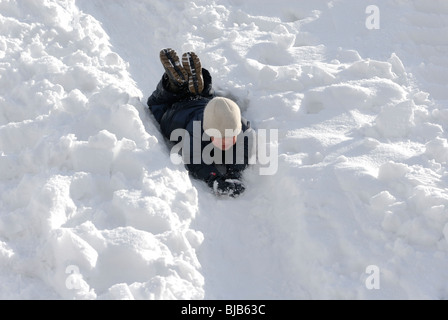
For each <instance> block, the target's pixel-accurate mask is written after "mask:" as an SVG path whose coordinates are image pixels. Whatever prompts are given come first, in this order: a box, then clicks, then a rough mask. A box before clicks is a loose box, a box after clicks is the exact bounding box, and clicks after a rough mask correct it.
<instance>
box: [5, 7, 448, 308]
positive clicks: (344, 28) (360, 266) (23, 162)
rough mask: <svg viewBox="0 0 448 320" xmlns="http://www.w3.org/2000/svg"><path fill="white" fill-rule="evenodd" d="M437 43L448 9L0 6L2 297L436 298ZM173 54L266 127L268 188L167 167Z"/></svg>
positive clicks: (440, 148)
mask: <svg viewBox="0 0 448 320" xmlns="http://www.w3.org/2000/svg"><path fill="white" fill-rule="evenodd" d="M370 5H376V6H377V8H378V9H379V12H378V13H379V14H380V15H379V17H380V20H377V21H376V22H380V25H379V29H371V28H368V25H366V21H369V19H370V18H371V17H372V14H373V13H372V12H373V11H368V10H366V9H367V7H368V6H370ZM370 21H372V20H370ZM447 32H448V2H447V1H445V0H431V1H426V0H387V1H386V0H383V1H381V0H377V1H373V0H372V1H371V0H368V1H352V0H334V1H323V0H313V1H305V0H296V1H290V0H276V1H270V0H207V1H203V0H195V1H191V0H187V1H184V0H182V1H181V0H163V1H156V0H132V1H131V0H126V1H123V0H77V1H74V0H64V1H63V0H60V1H57V0H21V1H13V0H1V1H0V298H1V299H192V300H193V299H447V298H448V268H447V265H448V215H447V212H448V207H447V206H448V189H447V186H448V171H447V167H446V165H447V162H448V140H447V139H448V134H447V133H446V130H447V127H448V110H447V108H446V107H447V102H448V90H447V89H446V88H447V84H448V55H447V52H448V40H447V39H448V38H447V37H446V34H447ZM165 47H171V48H174V49H176V50H178V51H179V52H186V51H195V52H196V53H198V54H199V56H200V57H201V59H202V63H203V66H204V67H206V68H208V69H209V70H210V71H211V74H212V76H213V77H214V84H215V86H216V88H217V90H219V91H220V92H221V93H222V94H224V95H227V96H230V97H233V98H234V99H235V100H236V101H237V102H238V103H239V105H240V107H241V109H242V112H243V114H244V115H245V116H246V117H247V118H248V119H249V120H251V122H252V124H253V126H254V127H255V128H256V129H257V130H260V129H268V130H269V129H278V142H276V141H269V140H268V141H267V144H268V146H269V147H273V149H272V150H276V149H275V148H278V149H277V150H278V171H277V173H276V174H275V175H265V176H263V175H260V174H259V169H260V167H261V166H262V165H261V164H256V165H254V166H252V167H251V168H250V169H248V170H247V171H246V173H245V177H244V179H245V181H246V184H247V191H246V193H245V194H244V195H243V196H242V197H240V198H238V199H220V198H217V197H215V196H214V195H213V194H211V193H210V190H209V189H208V187H206V186H205V184H203V183H202V182H199V181H192V180H190V178H189V176H188V173H187V172H186V170H185V169H184V167H183V166H182V165H175V164H174V163H172V162H171V161H170V155H169V154H170V152H169V149H168V148H167V145H166V143H165V141H164V139H163V138H162V136H161V134H160V133H159V131H158V126H157V124H156V123H155V121H154V119H153V118H152V115H151V114H150V113H149V112H148V111H147V109H146V106H145V102H146V99H147V98H148V96H149V95H150V94H151V93H152V91H153V90H154V89H155V86H156V84H157V82H158V81H159V79H160V77H161V75H162V72H163V69H162V66H161V64H160V62H159V59H158V54H159V51H160V50H161V49H162V48H165ZM372 266H373V269H372ZM372 270H373V271H375V270H377V271H379V275H378V273H371V271H372ZM373 276H378V277H374V278H372V277H373ZM372 279H373V281H374V282H375V284H376V285H378V286H379V288H373V289H372V287H369V285H368V283H369V282H370V281H371V280H372ZM372 283H373V282H372Z"/></svg>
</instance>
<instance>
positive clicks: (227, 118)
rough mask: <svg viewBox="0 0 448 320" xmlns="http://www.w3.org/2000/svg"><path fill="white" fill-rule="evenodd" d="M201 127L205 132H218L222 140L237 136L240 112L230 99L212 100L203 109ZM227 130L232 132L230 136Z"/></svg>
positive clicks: (239, 127)
mask: <svg viewBox="0 0 448 320" xmlns="http://www.w3.org/2000/svg"><path fill="white" fill-rule="evenodd" d="M203 126H204V130H205V131H208V130H210V129H215V130H218V131H219V132H220V133H221V137H222V138H224V137H233V136H237V135H238V134H240V132H241V130H242V125H241V110H240V108H239V107H238V105H237V104H236V103H235V102H233V101H232V100H230V99H227V98H222V97H218V98H214V99H212V100H211V101H210V102H209V103H208V104H207V106H206V107H205V110H204V122H203ZM229 130H231V131H232V132H233V134H232V135H231V136H229V134H230V131H229ZM226 133H227V135H226Z"/></svg>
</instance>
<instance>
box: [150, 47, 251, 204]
mask: <svg viewBox="0 0 448 320" xmlns="http://www.w3.org/2000/svg"><path fill="white" fill-rule="evenodd" d="M160 60H161V62H162V65H163V67H164V69H165V73H164V74H163V76H162V79H161V80H160V82H159V83H158V85H157V88H156V90H155V91H154V92H153V93H152V95H151V96H150V97H149V99H148V102H147V104H148V107H149V109H150V110H151V112H152V113H153V115H154V117H155V119H156V120H157V122H158V123H159V124H160V129H161V132H162V134H163V135H164V136H165V137H166V138H167V139H169V140H170V141H173V142H177V143H178V145H180V149H181V150H182V153H183V155H182V157H183V162H184V164H185V166H186V168H187V170H188V171H189V173H190V174H191V175H192V176H193V177H194V178H196V179H200V180H203V181H205V182H206V183H207V184H208V186H209V187H210V188H212V189H213V190H214V192H215V193H216V194H220V195H229V196H232V197H236V196H238V195H240V194H241V193H242V192H244V191H245V186H244V185H243V183H242V182H241V177H242V173H243V171H244V170H245V169H246V168H247V166H248V165H249V159H250V158H251V157H252V156H253V151H252V150H251V146H253V143H252V142H253V140H251V139H254V131H253V130H252V129H251V128H250V123H249V122H248V121H247V120H246V119H244V118H243V117H242V116H241V111H240V108H239V107H238V105H237V104H236V103H235V102H234V101H232V100H230V99H227V98H224V97H217V96H216V95H215V92H214V90H213V88H212V78H211V75H210V73H209V72H208V70H206V69H203V68H202V66H201V62H200V60H199V58H198V56H197V55H196V54H195V53H194V52H187V53H185V54H183V56H182V63H181V62H180V60H179V57H178V55H177V53H176V52H175V51H174V50H172V49H169V48H168V49H163V50H162V51H161V52H160ZM190 151H192V152H190ZM223 159H224V160H223ZM218 166H223V167H224V168H225V171H223V170H221V171H220V170H218Z"/></svg>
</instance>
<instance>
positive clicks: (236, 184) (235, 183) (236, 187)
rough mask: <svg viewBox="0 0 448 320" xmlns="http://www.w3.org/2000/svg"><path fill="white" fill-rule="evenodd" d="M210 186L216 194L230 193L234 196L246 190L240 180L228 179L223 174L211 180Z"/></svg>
mask: <svg viewBox="0 0 448 320" xmlns="http://www.w3.org/2000/svg"><path fill="white" fill-rule="evenodd" d="M208 186H209V187H210V188H212V189H213V191H214V192H215V194H216V195H228V196H230V197H233V198H236V197H238V196H239V195H241V194H242V193H243V192H244V191H245V190H246V187H245V186H244V185H243V183H242V182H241V181H240V180H237V179H227V178H226V177H223V176H219V177H216V178H215V179H212V180H210V181H209V182H208Z"/></svg>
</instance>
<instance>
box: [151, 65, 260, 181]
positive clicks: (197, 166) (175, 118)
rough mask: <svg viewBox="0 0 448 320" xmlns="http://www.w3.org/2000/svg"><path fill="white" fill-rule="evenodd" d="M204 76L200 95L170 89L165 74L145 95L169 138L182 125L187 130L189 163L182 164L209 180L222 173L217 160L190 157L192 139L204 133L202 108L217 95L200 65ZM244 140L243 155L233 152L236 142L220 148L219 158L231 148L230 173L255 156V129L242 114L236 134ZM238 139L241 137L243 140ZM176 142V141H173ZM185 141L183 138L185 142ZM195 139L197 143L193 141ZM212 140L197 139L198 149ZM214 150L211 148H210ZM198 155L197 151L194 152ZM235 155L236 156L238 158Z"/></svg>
mask: <svg viewBox="0 0 448 320" xmlns="http://www.w3.org/2000/svg"><path fill="white" fill-rule="evenodd" d="M203 77H204V91H203V92H202V94H201V95H199V96H196V95H195V96H193V95H191V94H190V93H189V92H188V90H185V91H182V92H181V93H173V92H171V91H169V90H168V89H167V88H168V76H167V75H166V74H164V75H163V77H162V79H161V80H160V82H159V84H158V85H157V88H156V90H155V91H154V92H153V93H152V95H151V96H150V97H149V99H148V102H147V104H148V107H149V109H150V110H151V112H152V114H153V115H154V117H155V119H156V120H157V122H158V123H159V124H160V130H161V132H162V134H163V136H164V137H165V138H167V139H168V140H169V139H170V138H171V134H172V133H173V131H174V130H176V129H185V130H186V131H188V133H189V137H190V141H189V143H190V150H192V152H191V154H190V161H189V163H187V164H185V167H186V168H187V170H188V171H189V173H190V174H191V175H192V176H193V177H195V178H197V179H201V180H204V181H205V182H209V181H210V179H212V178H215V177H216V176H221V175H224V174H223V172H222V170H219V169H218V165H217V164H206V163H204V161H201V163H195V161H194V159H193V157H194V156H195V151H196V152H197V151H198V150H197V148H194V147H193V144H194V141H193V140H194V139H201V137H202V136H203V134H204V130H203V128H202V121H203V116H204V109H205V107H206V106H207V104H208V102H209V101H210V100H211V99H213V98H214V97H215V96H216V95H215V92H214V90H213V87H212V79H211V76H210V73H209V72H208V71H207V70H206V69H203ZM195 121H199V122H200V123H201V126H200V127H201V135H200V137H197V136H196V137H195V136H194V134H193V133H194V132H193V124H194V122H195ZM240 139H243V140H244V155H243V154H242V152H236V150H234V149H236V146H234V147H233V148H232V149H230V150H229V151H225V152H224V151H223V155H222V159H226V156H225V153H226V152H232V153H231V155H232V154H233V161H227V162H226V163H229V162H231V163H232V164H226V165H225V167H226V170H227V172H228V173H231V174H232V175H233V176H235V175H236V176H239V175H240V174H241V173H242V172H243V170H245V169H246V167H247V166H248V164H249V163H250V159H251V157H253V156H254V147H255V146H254V130H252V129H251V128H250V123H249V122H248V121H247V120H246V119H244V118H243V117H242V132H241V134H240V136H239V137H238V140H240ZM243 140H241V141H243ZM172 142H173V143H176V142H178V141H172ZM184 143H185V142H184ZM196 143H199V142H198V141H196ZM210 143H211V141H202V139H201V141H200V145H201V150H200V151H201V153H202V151H203V150H204V148H206V147H207V146H209V145H210ZM212 152H214V151H212ZM196 156H197V155H196ZM237 156H239V157H238V158H237Z"/></svg>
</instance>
